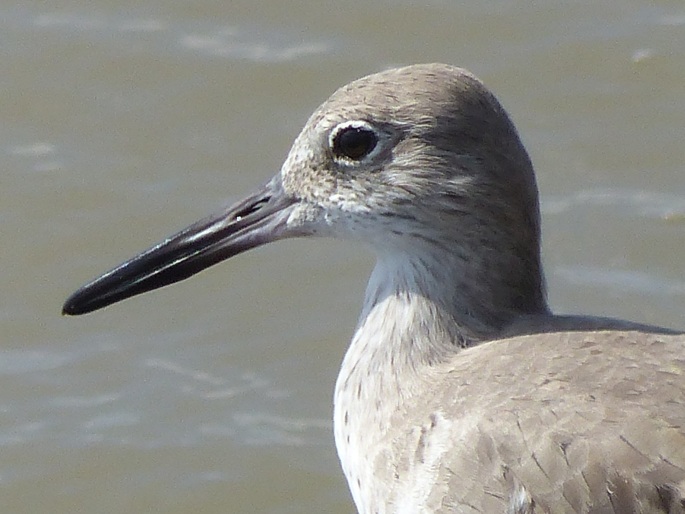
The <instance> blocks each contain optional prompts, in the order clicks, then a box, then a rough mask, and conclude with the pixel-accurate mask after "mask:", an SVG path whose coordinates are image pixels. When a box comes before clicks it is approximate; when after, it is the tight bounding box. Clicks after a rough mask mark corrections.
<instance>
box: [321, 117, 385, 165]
mask: <svg viewBox="0 0 685 514" xmlns="http://www.w3.org/2000/svg"><path fill="white" fill-rule="evenodd" d="M377 144H378V136H377V135H376V132H375V131H374V130H373V129H371V128H370V127H368V126H366V125H365V124H364V125H360V124H349V125H346V126H342V127H339V129H338V130H337V131H336V132H335V134H334V135H333V137H332V139H331V149H332V150H333V153H334V154H335V155H336V156H337V157H343V158H345V159H349V160H352V161H359V160H361V159H363V158H364V157H366V156H367V155H369V154H370V153H371V152H373V150H374V148H376V145H377Z"/></svg>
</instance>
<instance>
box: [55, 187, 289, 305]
mask: <svg viewBox="0 0 685 514" xmlns="http://www.w3.org/2000/svg"><path fill="white" fill-rule="evenodd" d="M295 203H296V200H295V199H294V198H291V197H289V196H287V195H286V194H285V193H284V192H283V189H282V187H281V184H280V181H279V180H278V178H275V179H273V180H271V181H270V182H268V183H267V184H266V185H265V186H263V187H262V188H261V189H260V190H259V191H256V192H255V193H253V194H251V195H250V196H248V197H247V198H245V199H243V200H241V201H239V202H237V203H235V204H234V205H233V206H231V207H229V208H228V209H227V210H225V211H223V212H220V213H218V214H216V215H213V216H210V217H208V218H205V219H203V220H200V221H198V222H197V223H195V224H193V225H191V226H189V227H188V228H186V229H184V230H182V231H181V232H179V233H177V234H175V235H173V236H171V237H169V238H167V239H166V240H164V241H162V242H161V243H159V244H158V245H156V246H154V247H152V248H150V249H149V250H146V251H144V252H143V253H141V254H139V255H137V256H135V257H133V258H132V259H130V260H128V261H126V262H124V263H123V264H121V265H119V266H117V267H116V268H114V269H113V270H111V271H108V272H107V273H105V274H104V275H102V276H100V277H98V278H96V279H95V280H93V281H92V282H90V283H88V284H86V285H85V286H83V287H81V288H80V289H78V290H77V291H76V292H75V293H74V294H72V295H71V296H70V297H69V298H68V299H67V300H66V302H65V303H64V306H63V308H62V313H63V314H70V315H77V314H85V313H87V312H92V311H94V310H97V309H101V308H103V307H106V306H108V305H111V304H113V303H116V302H118V301H121V300H124V299H126V298H129V297H131V296H135V295H138V294H141V293H145V292H147V291H151V290H153V289H157V288H160V287H163V286H166V285H168V284H172V283H174V282H178V281H180V280H184V279H186V278H188V277H190V276H192V275H194V274H196V273H198V272H200V271H202V270H203V269H205V268H208V267H209V266H212V265H213V264H216V263H218V262H220V261H223V260H225V259H228V258H229V257H232V256H234V255H237V254H239V253H242V252H245V251H247V250H250V249H251V248H255V247H256V246H260V245H263V244H265V243H268V242H271V241H276V240H278V239H282V238H284V237H288V235H287V234H286V222H287V220H288V216H289V214H290V212H291V211H292V209H293V206H294V205H295Z"/></svg>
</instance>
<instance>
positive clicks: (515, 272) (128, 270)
mask: <svg viewBox="0 0 685 514" xmlns="http://www.w3.org/2000/svg"><path fill="white" fill-rule="evenodd" d="M310 235H317V236H334V237H338V238H346V239H350V240H356V241H360V242H363V243H365V244H367V245H368V246H370V247H371V248H373V249H374V250H375V251H376V253H377V255H378V261H377V264H376V267H375V269H374V271H373V273H372V276H371V279H370V281H369V285H368V289H367V293H366V298H365V301H364V307H363V310H362V314H361V317H360V320H359V324H358V327H357V331H356V333H355V336H354V338H353V340H352V343H351V344H350V347H349V349H348V351H347V354H346V356H345V359H344V362H343V364H342V369H341V371H340V375H339V377H338V381H337V384H336V389H335V414H334V416H335V439H336V445H337V448H338V453H339V455H340V460H341V462H342V466H343V470H344V472H345V475H346V477H347V480H348V483H349V485H350V489H351V491H352V495H353V497H354V501H355V503H356V505H357V509H358V510H359V512H361V513H363V514H381V513H448V512H449V513H452V512H459V513H507V514H525V513H535V514H538V513H593V514H600V513H621V514H627V513H636V514H638V513H643V514H655V513H685V337H684V336H683V335H678V334H675V333H673V332H671V331H669V330H666V329H659V328H655V327H646V326H642V325H638V324H634V323H630V322H625V321H617V320H609V319H601V318H584V317H568V316H567V317H561V316H555V315H553V314H551V313H550V312H549V309H548V307H547V304H546V300H545V294H544V284H543V278H542V271H541V264H540V224H539V208H538V197H537V189H536V185H535V178H534V174H533V168H532V165H531V163H530V160H529V158H528V155H527V153H526V151H525V149H524V148H523V145H522V144H521V142H520V140H519V137H518V135H517V132H516V130H515V128H514V126H513V124H512V123H511V121H510V120H509V118H508V116H507V114H506V113H505V111H504V110H503V109H502V107H501V106H500V104H499V103H498V102H497V100H496V99H495V98H494V96H493V95H492V94H491V93H490V92H489V91H488V90H487V89H486V88H485V87H484V86H483V85H482V84H481V82H480V81H478V79H476V78H475V77H474V76H473V75H471V74H470V73H468V72H466V71H464V70H462V69H459V68H454V67H451V66H446V65H440V64H429V65H417V66H409V67H406V68H400V69H395V70H389V71H386V72H383V73H379V74H376V75H371V76H369V77H365V78H363V79H360V80H357V81H355V82H353V83H351V84H349V85H347V86H345V87H343V88H341V89H340V90H338V91H337V92H336V93H335V94H334V95H333V96H332V97H331V98H330V99H329V100H328V101H327V102H325V103H324V104H323V105H322V106H321V107H320V108H319V109H318V110H317V111H316V112H315V113H314V114H313V115H312V117H311V118H310V119H309V121H308V122H307V124H306V125H305V127H304V129H303V130H302V132H301V134H300V135H299V136H298V138H297V140H296V141H295V143H294V144H293V148H292V150H291V152H290V154H289V156H288V158H287V160H286V162H285V164H284V165H283V168H282V170H281V173H280V174H278V175H277V176H276V177H275V178H274V179H273V180H272V181H271V182H269V183H268V184H267V185H266V186H265V187H264V188H263V189H262V190H260V191H258V192H257V193H255V194H254V195H252V196H250V197H248V198H246V199H245V200H244V201H242V202H239V203H238V204H236V205H235V206H233V207H232V208H230V209H228V210H227V211H225V212H223V213H220V214H219V215H217V216H213V217H211V218H208V219H206V220H203V221H201V222H198V223H197V224H195V225H193V226H191V227H189V228H188V229H186V230H184V231H182V232H180V233H179V234H177V235H175V236H172V237H171V238H169V239H167V240H165V241H164V242H163V243H161V244H160V245H158V246H156V247H154V248H152V249H151V250H148V251H147V252H145V253H143V254H141V255H140V256H138V257H136V258H134V259H132V260H131V261H129V262H127V263H125V264H123V265H122V266H120V267H118V268H116V269H114V270H112V271H111V272H109V273H107V274H105V275H104V276H103V277H100V278H99V279H96V280H95V281H93V282H92V283H90V284H88V285H86V286H84V288H82V289H81V290H79V291H77V292H76V293H75V294H74V295H73V296H72V297H71V298H70V299H69V300H67V303H66V304H65V307H64V311H65V312H66V313H68V314H80V313H83V312H88V311H91V310H95V309H97V308H100V307H103V306H106V305H108V304H110V303H113V302H116V301H118V300H121V299H123V298H126V297H128V296H132V295H134V294H138V293H141V292H145V291H147V290H150V289H154V288H156V287H161V286H163V285H166V284H168V283H171V282H175V281H177V280H181V279H183V278H186V277H188V276H190V275H192V274H194V273H196V272H198V271H200V270H201V269H204V268H205V267H207V266H209V265H211V264H214V263H216V262H218V261H220V260H223V259H225V258H228V257H230V256H232V255H235V254H236V253H240V252H242V251H245V250H247V249H250V248H253V247H255V246H258V245H260V244H264V243H266V242H269V241H273V240H277V239H282V238H285V237H296V236H310Z"/></svg>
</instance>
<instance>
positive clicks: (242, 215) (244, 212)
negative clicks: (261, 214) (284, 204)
mask: <svg viewBox="0 0 685 514" xmlns="http://www.w3.org/2000/svg"><path fill="white" fill-rule="evenodd" d="M270 199H271V197H270V196H267V197H265V198H262V199H261V200H259V201H257V202H255V203H253V204H252V205H248V206H247V207H245V208H244V209H243V210H241V211H238V212H237V213H236V215H235V220H236V221H240V220H241V219H243V218H247V217H248V216H249V215H250V214H253V213H255V212H257V211H258V210H259V209H261V208H262V206H263V205H264V204H265V203H268V201H269V200H270Z"/></svg>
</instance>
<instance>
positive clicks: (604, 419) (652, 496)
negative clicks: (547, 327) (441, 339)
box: [393, 331, 685, 514]
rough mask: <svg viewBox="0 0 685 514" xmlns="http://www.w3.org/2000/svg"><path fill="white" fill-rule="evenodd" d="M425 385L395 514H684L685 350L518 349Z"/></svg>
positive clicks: (403, 456) (621, 344) (578, 345)
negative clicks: (413, 512) (411, 508)
mask: <svg viewBox="0 0 685 514" xmlns="http://www.w3.org/2000/svg"><path fill="white" fill-rule="evenodd" d="M426 380H429V381H430V383H431V384H433V385H435V384H440V386H439V387H433V388H432V390H431V388H430V387H428V388H427V390H429V391H431V393H430V397H422V398H418V401H417V402H416V403H415V404H413V407H410V408H412V409H414V412H413V414H412V415H411V416H409V417H410V418H412V419H414V420H416V419H422V420H424V422H423V423H422V424H419V425H418V426H414V427H407V429H406V432H405V435H404V436H403V437H396V438H395V441H394V445H393V451H394V452H396V458H397V460H396V462H399V465H398V466H397V469H395V470H394V471H393V472H394V473H395V476H396V477H397V478H398V481H397V483H398V484H403V485H404V487H405V488H404V489H402V488H401V487H398V489H397V492H396V494H395V498H397V506H396V507H397V510H398V511H402V508H403V507H402V504H405V505H412V504H413V505H415V506H420V508H419V510H417V512H419V511H420V512H460V513H461V512H464V513H467V512H468V513H470V512H484V513H495V512H499V513H507V514H524V513H531V514H532V513H535V514H537V513H592V514H604V513H607V514H608V513H612V514H618V513H621V514H628V513H636V514H637V513H644V514H647V513H650V514H651V513H685V338H684V337H683V336H671V335H664V334H644V333H639V332H616V331H607V332H576V333H573V332H571V333H569V332H565V333H558V334H552V333H546V334H544V336H543V335H541V334H538V335H531V336H523V337H516V338H512V339H507V340H502V341H493V342H491V343H486V344H484V345H481V346H478V347H475V348H471V349H469V350H466V351H464V352H462V353H461V354H459V355H458V356H457V357H456V358H455V359H454V360H453V361H451V362H449V363H447V364H446V365H445V366H443V367H441V368H439V369H437V370H435V374H434V375H431V376H428V377H426ZM398 414H399V415H400V416H402V414H401V413H398ZM404 416H405V419H406V418H407V416H406V413H405V414H404ZM412 502H413V503H412ZM407 511H409V510H407Z"/></svg>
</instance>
